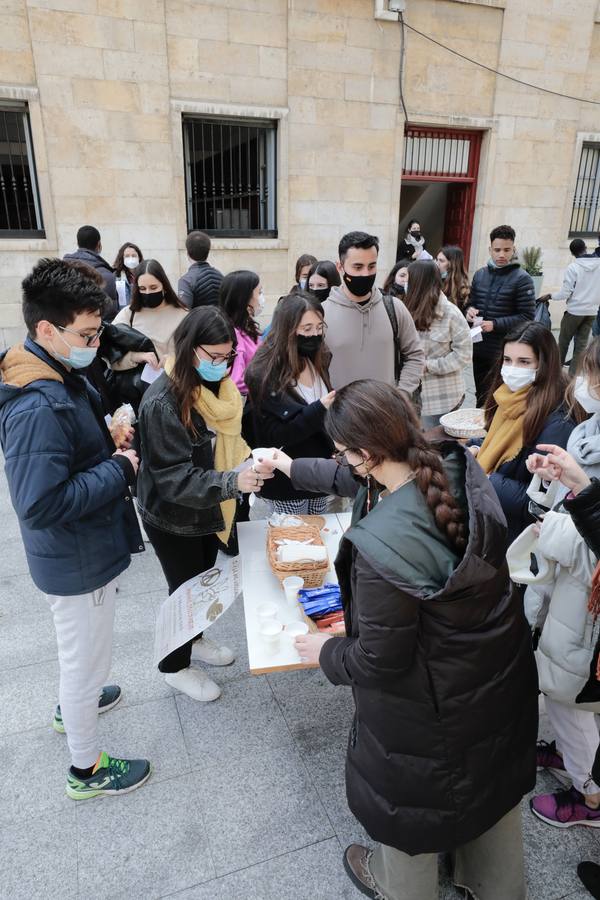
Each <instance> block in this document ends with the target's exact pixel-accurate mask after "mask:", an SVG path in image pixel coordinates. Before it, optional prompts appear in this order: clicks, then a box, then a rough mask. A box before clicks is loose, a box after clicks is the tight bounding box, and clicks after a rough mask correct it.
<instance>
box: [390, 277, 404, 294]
mask: <svg viewBox="0 0 600 900" xmlns="http://www.w3.org/2000/svg"><path fill="white" fill-rule="evenodd" d="M405 293H406V286H405V285H403V284H396V282H395V281H394V283H393V284H392V286H391V287H390V294H393V295H394V297H404V295H405Z"/></svg>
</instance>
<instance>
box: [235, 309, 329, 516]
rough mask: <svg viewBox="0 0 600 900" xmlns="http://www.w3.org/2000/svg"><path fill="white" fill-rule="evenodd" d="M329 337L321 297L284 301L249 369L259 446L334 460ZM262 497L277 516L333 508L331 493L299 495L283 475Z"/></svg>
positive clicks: (255, 438)
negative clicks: (329, 429)
mask: <svg viewBox="0 0 600 900" xmlns="http://www.w3.org/2000/svg"><path fill="white" fill-rule="evenodd" d="M325 332H326V325H325V322H324V321H323V307H322V306H321V304H320V303H319V301H318V299H317V298H316V297H314V296H313V295H311V294H308V293H297V294H290V295H289V296H288V297H284V298H283V300H281V302H280V303H279V305H278V307H277V309H276V311H275V315H274V317H273V328H272V330H271V332H270V333H269V335H268V337H267V339H266V340H265V341H264V343H263V344H262V345H261V346H260V347H259V348H258V350H257V351H256V354H255V356H254V358H253V360H252V362H251V363H250V365H249V367H248V369H247V370H246V384H247V385H248V392H249V394H248V396H249V399H250V409H249V411H248V412H247V413H246V412H245V414H244V415H245V416H247V415H250V417H251V423H252V424H251V433H252V439H253V443H255V444H263V445H265V446H266V447H268V446H270V445H273V446H275V447H282V448H283V450H284V452H285V453H286V454H289V455H290V456H292V457H294V458H295V457H299V456H302V457H307V456H314V457H325V458H327V457H330V456H331V453H332V451H333V445H332V443H331V441H330V440H329V438H328V437H327V435H326V434H325V430H324V427H323V421H324V418H325V412H326V410H327V408H328V407H329V406H330V405H331V403H332V401H333V398H334V396H335V391H332V390H331V382H330V380H329V374H328V360H329V356H330V354H329V352H328V351H327V349H326V346H325V343H324V341H325ZM261 449H263V448H261ZM264 453H265V454H266V453H267V451H266V450H264ZM261 496H262V497H264V498H265V499H267V500H270V501H271V502H272V505H273V507H274V510H275V512H277V513H291V514H296V515H301V514H307V515H319V514H320V513H322V512H324V511H325V509H326V506H327V496H326V495H325V494H320V493H318V494H315V493H314V492H312V491H303V490H296V489H295V488H294V487H293V486H292V485H291V484H290V482H289V480H288V479H287V478H284V477H283V476H282V475H281V474H279V473H277V475H276V477H275V479H274V480H273V481H272V482H271V483H270V484H268V485H266V486H265V489H264V490H263V491H262V494H261Z"/></svg>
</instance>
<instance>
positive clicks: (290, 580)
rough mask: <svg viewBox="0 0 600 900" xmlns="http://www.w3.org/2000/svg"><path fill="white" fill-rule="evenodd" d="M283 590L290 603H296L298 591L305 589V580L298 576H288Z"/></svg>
mask: <svg viewBox="0 0 600 900" xmlns="http://www.w3.org/2000/svg"><path fill="white" fill-rule="evenodd" d="M282 584H283V590H284V591H285V599H286V600H287V601H288V603H296V601H297V600H298V591H300V590H302V588H303V587H304V578H300V577H299V576H298V575H288V577H287V578H284V579H283V582H282Z"/></svg>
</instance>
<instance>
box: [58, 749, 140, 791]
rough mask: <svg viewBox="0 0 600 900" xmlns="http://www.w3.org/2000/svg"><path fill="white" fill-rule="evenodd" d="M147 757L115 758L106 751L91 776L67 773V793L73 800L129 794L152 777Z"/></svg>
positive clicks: (101, 755)
mask: <svg viewBox="0 0 600 900" xmlns="http://www.w3.org/2000/svg"><path fill="white" fill-rule="evenodd" d="M150 772H151V769H150V763H149V762H148V760H147V759H114V757H112V756H109V755H108V753H105V752H104V751H103V752H102V753H101V754H100V758H99V759H98V762H97V763H96V766H95V768H94V772H93V774H92V775H90V777H89V778H78V777H77V776H76V775H73V773H72V772H71V770H69V771H68V773H67V788H66V790H67V795H68V796H69V797H70V798H71V800H87V799H88V798H89V797H100V796H102V795H104V794H128V793H129V791H135V789H136V788H139V787H140V786H141V785H142V784H143V783H144V782H145V781H147V780H148V778H149V777H150Z"/></svg>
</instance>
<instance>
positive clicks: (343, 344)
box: [323, 287, 425, 394]
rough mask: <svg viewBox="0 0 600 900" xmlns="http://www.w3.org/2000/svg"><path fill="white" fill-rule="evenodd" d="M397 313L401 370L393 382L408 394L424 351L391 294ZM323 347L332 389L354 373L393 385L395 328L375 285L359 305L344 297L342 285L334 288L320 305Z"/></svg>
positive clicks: (416, 383)
mask: <svg viewBox="0 0 600 900" xmlns="http://www.w3.org/2000/svg"><path fill="white" fill-rule="evenodd" d="M393 301H394V308H395V310H396V315H397V317H398V330H399V337H400V351H401V357H402V359H401V367H402V368H401V373H400V381H399V382H398V387H399V388H402V390H404V391H406V392H407V394H412V393H413V392H414V391H416V389H417V388H418V387H419V383H420V381H421V375H422V374H423V369H424V366H425V353H424V351H423V348H422V346H421V341H420V339H419V335H418V334H417V330H416V328H415V325H414V322H413V320H412V316H411V315H410V313H409V312H408V310H407V309H406V307H405V305H404V303H402V301H401V300H399V299H398V298H397V297H394V298H393ZM323 309H324V310H325V322H326V323H327V338H326V340H327V346H328V347H329V349H330V350H331V353H332V360H331V364H330V366H329V377H330V378H331V384H332V387H333V388H334V389H337V388H341V387H343V386H344V385H346V384H349V383H350V382H351V381H356V380H358V379H359V378H375V379H376V380H377V381H384V382H386V383H387V384H394V383H395V382H394V349H395V348H394V333H393V331H392V325H391V322H390V320H389V317H388V314H387V312H386V309H385V306H384V305H383V300H382V295H381V291H380V290H379V288H377V287H375V288H373V293H372V295H371V298H370V299H369V301H368V302H367V303H365V304H364V305H362V306H361V305H360V304H358V303H357V302H355V301H353V300H348V298H347V297H346V295H345V293H344V291H343V288H342V287H333V288H332V289H331V292H330V294H329V297H328V298H327V300H326V301H325V302H324V304H323Z"/></svg>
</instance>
